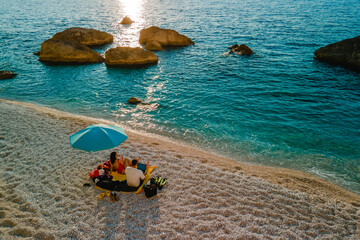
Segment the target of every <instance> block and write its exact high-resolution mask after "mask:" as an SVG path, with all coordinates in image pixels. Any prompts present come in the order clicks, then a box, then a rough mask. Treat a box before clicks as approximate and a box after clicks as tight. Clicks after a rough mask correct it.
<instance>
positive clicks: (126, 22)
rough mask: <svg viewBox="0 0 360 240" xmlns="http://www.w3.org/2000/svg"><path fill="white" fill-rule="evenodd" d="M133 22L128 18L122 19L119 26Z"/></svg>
mask: <svg viewBox="0 0 360 240" xmlns="http://www.w3.org/2000/svg"><path fill="white" fill-rule="evenodd" d="M133 22H134V21H133V20H131V18H129V17H128V16H126V17H124V18H123V20H122V21H121V23H120V24H132V23H133Z"/></svg>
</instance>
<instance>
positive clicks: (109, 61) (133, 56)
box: [105, 47, 158, 67]
mask: <svg viewBox="0 0 360 240" xmlns="http://www.w3.org/2000/svg"><path fill="white" fill-rule="evenodd" d="M157 62H158V58H157V56H156V55H155V54H154V53H153V52H150V51H146V50H144V49H142V48H139V47H137V48H131V47H117V48H111V49H109V50H107V51H106V53H105V64H106V65H107V66H109V67H139V66H144V65H151V64H156V63H157Z"/></svg>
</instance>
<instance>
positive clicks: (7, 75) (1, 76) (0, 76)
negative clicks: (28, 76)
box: [0, 71, 17, 80]
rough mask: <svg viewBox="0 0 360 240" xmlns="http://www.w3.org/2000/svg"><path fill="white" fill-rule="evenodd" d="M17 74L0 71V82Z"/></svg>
mask: <svg viewBox="0 0 360 240" xmlns="http://www.w3.org/2000/svg"><path fill="white" fill-rule="evenodd" d="M16 75H17V74H16V73H13V72H11V71H0V80H2V79H10V78H14V77H15V76H16Z"/></svg>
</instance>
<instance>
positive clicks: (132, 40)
mask: <svg viewBox="0 0 360 240" xmlns="http://www.w3.org/2000/svg"><path fill="white" fill-rule="evenodd" d="M143 5H144V3H143V0H119V19H118V22H117V23H116V24H117V28H118V30H119V32H118V34H116V36H115V39H114V41H115V42H116V43H118V45H119V46H122V47H139V46H140V43H139V35H140V30H141V29H142V28H143V27H144V22H145V20H144V6H143ZM126 16H127V17H130V18H131V20H133V21H134V23H132V24H129V25H123V24H120V22H121V21H122V19H123V18H124V17H126Z"/></svg>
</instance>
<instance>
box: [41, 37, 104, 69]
mask: <svg viewBox="0 0 360 240" xmlns="http://www.w3.org/2000/svg"><path fill="white" fill-rule="evenodd" d="M39 60H40V61H43V62H52V63H98V62H103V61H104V58H103V57H102V56H101V55H100V54H99V53H97V52H95V51H93V50H91V49H90V48H89V47H87V46H85V45H83V44H80V43H77V42H70V41H61V40H56V39H48V40H46V41H45V42H43V43H42V44H41V50H40V57H39Z"/></svg>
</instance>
